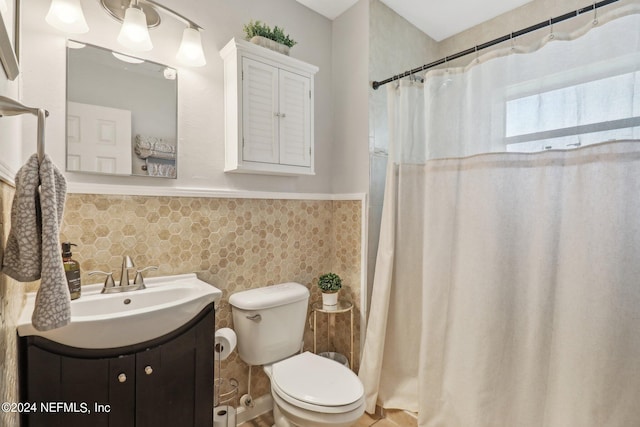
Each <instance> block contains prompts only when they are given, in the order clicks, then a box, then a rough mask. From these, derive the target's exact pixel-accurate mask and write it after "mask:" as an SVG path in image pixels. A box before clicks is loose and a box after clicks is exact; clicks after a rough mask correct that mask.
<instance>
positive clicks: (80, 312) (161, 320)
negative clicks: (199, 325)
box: [17, 274, 222, 349]
mask: <svg viewBox="0 0 640 427" xmlns="http://www.w3.org/2000/svg"><path fill="white" fill-rule="evenodd" d="M145 284H146V289H141V290H137V291H133V292H122V293H112V294H101V293H100V291H101V290H102V286H103V285H102V284H94V285H88V286H83V287H82V296H81V297H80V298H79V299H76V300H73V301H71V323H69V324H68V325H67V326H64V327H62V328H58V329H54V330H51V331H45V332H42V331H38V330H36V329H35V328H34V327H33V325H32V324H31V315H32V313H33V308H34V304H35V296H36V294H35V293H29V294H27V301H26V304H25V307H24V308H23V310H22V313H21V315H20V318H19V320H18V328H17V329H18V335H19V336H21V337H24V336H30V335H37V336H41V337H43V338H47V339H49V340H51V341H55V342H57V343H60V344H64V345H68V346H71V347H77V348H86V349H106V348H117V347H124V346H128V345H133V344H138V343H141V342H145V341H148V340H152V339H154V338H158V337H160V336H162V335H164V334H167V333H169V332H172V331H174V330H175V329H177V328H179V327H181V326H183V325H184V324H186V323H187V322H188V321H189V320H191V319H192V318H194V317H195V316H196V315H197V314H198V313H200V311H201V310H202V309H204V308H205V307H206V306H207V305H209V304H211V303H217V302H218V301H220V298H221V297H222V291H220V290H219V289H217V288H215V287H214V286H211V285H209V284H208V283H206V282H203V281H201V280H199V279H198V278H197V277H196V275H195V274H181V275H177V276H165V277H153V278H147V279H145Z"/></svg>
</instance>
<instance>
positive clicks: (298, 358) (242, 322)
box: [229, 283, 365, 427]
mask: <svg viewBox="0 0 640 427" xmlns="http://www.w3.org/2000/svg"><path fill="white" fill-rule="evenodd" d="M229 304H230V305H231V308H232V314H233V325H234V329H235V331H236V334H237V335H238V353H239V355H240V358H241V359H242V360H243V361H244V362H245V363H247V364H248V365H252V366H257V365H263V366H264V370H265V372H266V373H267V375H268V376H269V379H270V381H271V396H272V397H273V401H274V408H273V414H274V418H275V423H276V424H275V425H276V427H292V426H299V427H348V426H351V425H353V424H354V423H356V421H357V420H358V419H359V418H360V417H361V416H362V414H363V413H364V406H365V404H364V388H363V386H362V383H361V382H360V379H359V378H358V376H357V375H356V374H354V373H353V372H352V371H351V370H350V369H349V368H347V367H345V366H343V365H341V364H340V363H336V362H335V361H333V360H330V359H327V358H325V357H321V356H318V355H316V354H313V353H310V352H304V353H299V352H300V346H301V342H302V337H303V334H304V327H305V320H306V317H307V308H308V304H309V290H308V289H307V288H306V287H305V286H303V285H301V284H299V283H282V284H279V285H273V286H265V287H262V288H255V289H250V290H248V291H243V292H238V293H235V294H233V295H231V297H229Z"/></svg>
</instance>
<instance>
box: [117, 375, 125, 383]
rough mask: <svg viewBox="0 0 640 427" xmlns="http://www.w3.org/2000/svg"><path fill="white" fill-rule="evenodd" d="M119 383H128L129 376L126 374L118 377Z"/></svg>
mask: <svg viewBox="0 0 640 427" xmlns="http://www.w3.org/2000/svg"><path fill="white" fill-rule="evenodd" d="M118 381H120V382H121V383H123V382H125V381H127V376H126V375H125V374H120V375H118Z"/></svg>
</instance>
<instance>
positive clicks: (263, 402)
mask: <svg viewBox="0 0 640 427" xmlns="http://www.w3.org/2000/svg"><path fill="white" fill-rule="evenodd" d="M253 403H254V405H253V408H245V407H240V408H238V412H237V415H236V422H237V423H238V425H240V424H243V423H246V422H247V421H249V420H252V419H254V418H257V417H259V416H260V415H262V414H264V413H267V412H269V411H271V410H273V399H272V398H271V395H270V394H265V395H264V396H260V397H258V398H255V399H253Z"/></svg>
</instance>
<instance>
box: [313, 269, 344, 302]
mask: <svg viewBox="0 0 640 427" xmlns="http://www.w3.org/2000/svg"><path fill="white" fill-rule="evenodd" d="M318 287H319V288H320V290H321V291H322V307H323V308H325V309H331V308H334V309H335V307H336V306H337V305H338V291H339V290H340V288H342V279H341V278H340V276H338V275H337V274H335V273H326V274H323V275H321V276H320V278H319V279H318Z"/></svg>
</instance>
